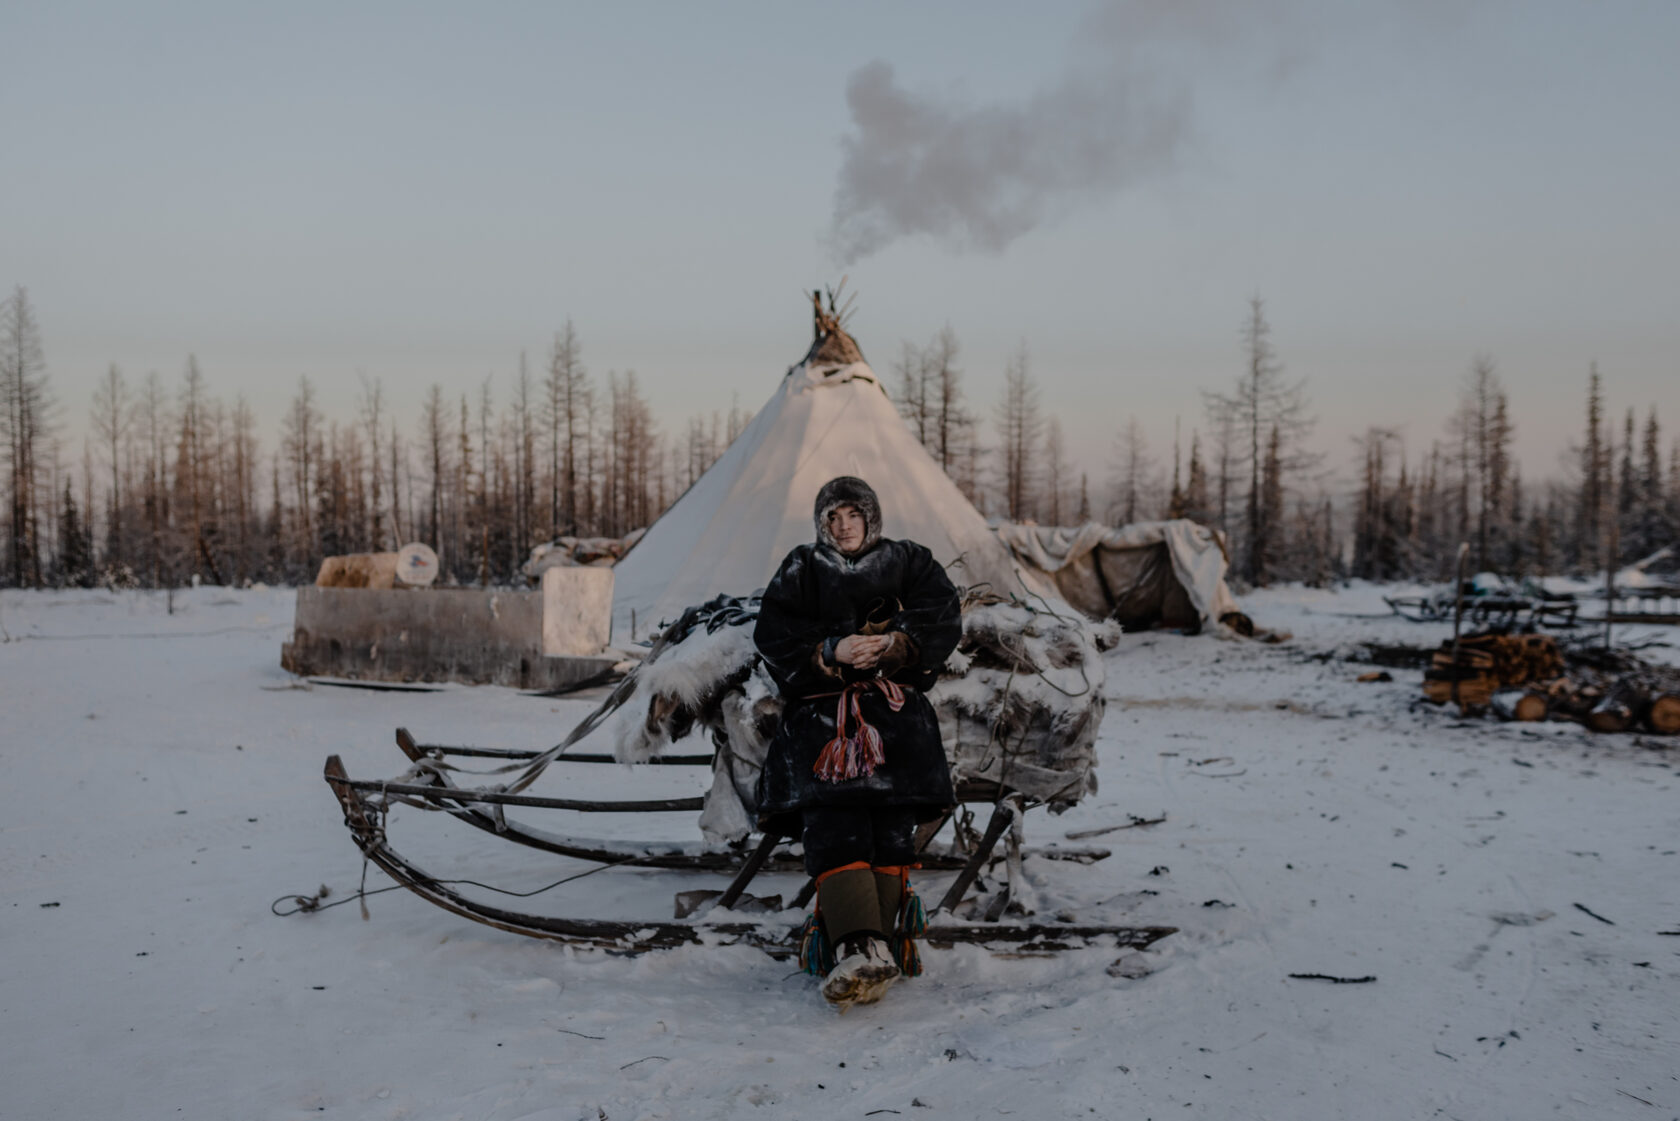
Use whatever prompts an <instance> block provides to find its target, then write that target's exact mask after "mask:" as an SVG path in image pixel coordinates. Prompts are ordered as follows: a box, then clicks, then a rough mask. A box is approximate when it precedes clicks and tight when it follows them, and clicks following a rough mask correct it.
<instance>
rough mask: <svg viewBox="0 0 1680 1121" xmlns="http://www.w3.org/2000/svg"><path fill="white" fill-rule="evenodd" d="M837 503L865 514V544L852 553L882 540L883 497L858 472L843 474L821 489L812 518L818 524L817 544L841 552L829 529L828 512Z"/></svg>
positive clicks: (866, 549) (862, 550) (864, 549)
mask: <svg viewBox="0 0 1680 1121" xmlns="http://www.w3.org/2000/svg"><path fill="white" fill-rule="evenodd" d="M837 506H855V507H857V510H858V513H860V514H862V515H863V544H862V545H860V546H859V547H858V549H857V551H856V552H854V553H853V554H852V555H853V556H857V555H858V554H860V553H866V552H868V551H869V550H870V549H871V548H872V547H873V546H874V545H875V543H876V542H877V541H879V540H881V500H880V499H879V498H876V497H875V492H874V490H872V489H871V488H870V486H869V484H868V483H866V482H864V481H863V480H862V479H860V478H858V477H857V476H856V475H841V476H839V477H838V478H834V479H830V480H829V481H828V482H826V483H824V484H823V487H822V489H821V490H819V491H818V492H817V505H816V509H815V510H814V511H813V514H812V518H813V520H814V521H815V522H816V524H817V543H818V544H819V545H827V546H828V547H829V548H831V549H833V550H835V551H836V552H839V551H840V547H839V546H838V545H836V544H835V543H834V536H833V535H832V534H831V533H829V532H828V515H829V514H830V513H831V512H832V511H833V510H834V508H835V507H837Z"/></svg>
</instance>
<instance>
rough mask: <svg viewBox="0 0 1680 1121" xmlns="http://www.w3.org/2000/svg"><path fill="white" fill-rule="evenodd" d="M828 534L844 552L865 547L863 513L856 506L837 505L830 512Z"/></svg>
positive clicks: (853, 551) (852, 551) (851, 551)
mask: <svg viewBox="0 0 1680 1121" xmlns="http://www.w3.org/2000/svg"><path fill="white" fill-rule="evenodd" d="M828 534H829V536H830V537H832V538H834V544H835V545H836V546H838V547H839V549H840V551H841V552H842V553H855V552H857V551H858V550H859V549H861V548H863V535H864V521H863V515H862V514H861V513H859V512H858V508H857V507H856V506H836V507H835V508H834V509H832V510H830V511H829V512H828Z"/></svg>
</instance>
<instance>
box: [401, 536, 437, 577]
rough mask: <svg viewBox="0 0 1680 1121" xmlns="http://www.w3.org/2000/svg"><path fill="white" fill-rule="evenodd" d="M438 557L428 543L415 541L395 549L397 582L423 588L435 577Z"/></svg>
mask: <svg viewBox="0 0 1680 1121" xmlns="http://www.w3.org/2000/svg"><path fill="white" fill-rule="evenodd" d="M437 574H438V559H437V554H436V553H434V552H432V547H431V546H430V545H422V544H421V543H420V542H418V541H415V542H413V543H412V544H408V545H404V546H403V547H402V548H400V549H398V550H397V582H398V583H399V584H410V585H412V586H414V587H416V588H424V587H426V586H427V585H428V584H430V583H431V582H432V581H433V580H436V579H437Z"/></svg>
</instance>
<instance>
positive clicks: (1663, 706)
mask: <svg viewBox="0 0 1680 1121" xmlns="http://www.w3.org/2000/svg"><path fill="white" fill-rule="evenodd" d="M1645 726H1646V727H1647V728H1649V729H1651V731H1653V732H1655V733H1657V734H1658V735H1661V736H1673V735H1680V693H1659V694H1657V696H1655V697H1654V698H1652V700H1651V707H1650V708H1648V709H1646V710H1645Z"/></svg>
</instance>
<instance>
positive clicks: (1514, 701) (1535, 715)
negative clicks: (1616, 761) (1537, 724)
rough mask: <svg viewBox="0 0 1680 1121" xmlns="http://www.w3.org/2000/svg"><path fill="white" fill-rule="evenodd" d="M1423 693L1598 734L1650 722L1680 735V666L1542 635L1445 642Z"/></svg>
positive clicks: (1651, 727)
mask: <svg viewBox="0 0 1680 1121" xmlns="http://www.w3.org/2000/svg"><path fill="white" fill-rule="evenodd" d="M1423 695H1424V697H1425V699H1427V700H1429V701H1432V702H1434V703H1435V704H1448V703H1457V704H1458V706H1459V709H1460V711H1462V712H1467V713H1468V712H1492V713H1493V714H1494V715H1496V716H1498V717H1499V718H1500V719H1503V720H1522V721H1537V720H1574V721H1578V722H1579V723H1582V724H1585V725H1586V726H1587V727H1589V728H1591V729H1592V730H1593V731H1595V732H1627V731H1633V730H1635V729H1639V728H1643V729H1644V730H1647V731H1651V732H1656V733H1658V734H1660V735H1675V734H1680V670H1675V669H1672V668H1670V667H1666V666H1659V665H1655V664H1653V663H1651V662H1649V661H1646V660H1645V659H1643V658H1640V657H1639V656H1638V655H1637V654H1636V653H1633V652H1631V651H1624V650H1605V649H1603V648H1601V647H1592V646H1589V645H1587V644H1585V643H1574V644H1571V645H1569V646H1567V647H1565V646H1560V645H1559V643H1558V641H1557V639H1556V638H1554V637H1553V636H1551V635H1543V634H1478V635H1467V636H1465V637H1463V638H1461V639H1460V640H1459V642H1458V657H1457V660H1456V661H1455V660H1454V657H1453V643H1452V642H1451V640H1448V641H1446V642H1443V643H1442V644H1441V647H1440V649H1438V650H1436V651H1435V652H1434V654H1433V655H1432V657H1431V666H1430V668H1429V669H1428V670H1426V671H1425V672H1424V680H1423Z"/></svg>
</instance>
